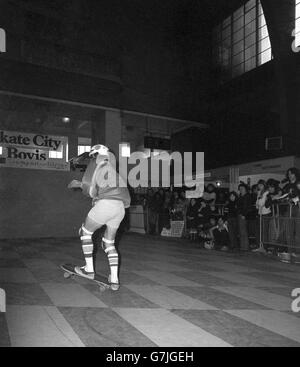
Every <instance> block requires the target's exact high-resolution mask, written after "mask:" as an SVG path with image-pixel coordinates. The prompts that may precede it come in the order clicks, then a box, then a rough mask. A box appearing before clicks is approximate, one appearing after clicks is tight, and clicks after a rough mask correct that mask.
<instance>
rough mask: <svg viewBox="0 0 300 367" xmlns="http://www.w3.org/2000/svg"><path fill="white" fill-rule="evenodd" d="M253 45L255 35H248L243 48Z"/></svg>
mask: <svg viewBox="0 0 300 367" xmlns="http://www.w3.org/2000/svg"><path fill="white" fill-rule="evenodd" d="M254 43H256V33H252V34H250V36H248V37H246V39H245V47H250V46H252V45H253V44H254Z"/></svg>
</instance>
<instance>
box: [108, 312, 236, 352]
mask: <svg viewBox="0 0 300 367" xmlns="http://www.w3.org/2000/svg"><path fill="white" fill-rule="evenodd" d="M114 310H115V311H116V312H117V313H118V314H119V315H120V316H121V317H122V318H124V319H125V320H127V321H128V322H129V323H131V324H132V325H133V326H134V327H136V328H137V329H138V330H140V331H141V332H142V333H143V334H144V335H146V336H147V337H148V338H149V339H151V340H152V341H153V342H154V343H155V344H157V345H158V346H160V347H229V346H231V345H230V344H229V343H226V342H225V341H223V340H222V339H220V338H218V337H216V336H214V335H212V334H210V333H207V332H206V331H204V330H203V329H201V328H199V327H197V326H195V325H193V324H192V323H190V322H187V321H186V320H184V319H182V318H181V317H179V316H176V315H175V314H172V313H171V312H170V311H167V310H156V309H154V310H153V309H152V310H147V309H136V308H132V309H129V308H115V309H114Z"/></svg>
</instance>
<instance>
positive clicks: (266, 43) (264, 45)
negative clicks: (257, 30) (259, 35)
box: [258, 37, 271, 53]
mask: <svg viewBox="0 0 300 367" xmlns="http://www.w3.org/2000/svg"><path fill="white" fill-rule="evenodd" d="M269 48H271V43H270V38H269V37H266V38H264V39H263V40H262V41H260V42H259V43H258V52H259V53H260V52H263V51H266V50H267V49H269Z"/></svg>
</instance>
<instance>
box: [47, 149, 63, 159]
mask: <svg viewBox="0 0 300 367" xmlns="http://www.w3.org/2000/svg"><path fill="white" fill-rule="evenodd" d="M49 158H51V159H63V152H56V151H55V150H50V151H49Z"/></svg>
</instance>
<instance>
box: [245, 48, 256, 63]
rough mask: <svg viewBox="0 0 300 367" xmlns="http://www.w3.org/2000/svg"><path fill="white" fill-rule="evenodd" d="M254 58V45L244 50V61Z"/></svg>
mask: <svg viewBox="0 0 300 367" xmlns="http://www.w3.org/2000/svg"><path fill="white" fill-rule="evenodd" d="M255 56H256V45H253V46H251V47H249V48H247V49H246V50H245V60H248V59H250V58H253V57H255Z"/></svg>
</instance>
